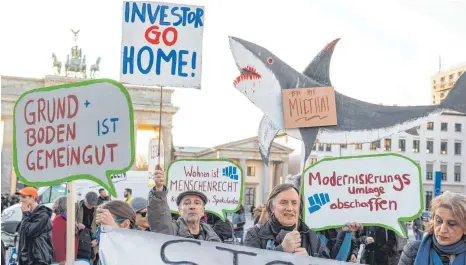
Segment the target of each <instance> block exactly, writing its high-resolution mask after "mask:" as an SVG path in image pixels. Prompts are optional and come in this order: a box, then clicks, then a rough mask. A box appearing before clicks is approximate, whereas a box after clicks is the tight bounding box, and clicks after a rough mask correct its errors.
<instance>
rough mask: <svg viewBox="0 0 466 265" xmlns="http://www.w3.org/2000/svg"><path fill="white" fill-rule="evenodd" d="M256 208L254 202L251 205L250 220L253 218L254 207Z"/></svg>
mask: <svg viewBox="0 0 466 265" xmlns="http://www.w3.org/2000/svg"><path fill="white" fill-rule="evenodd" d="M255 208H256V206H254V204H253V205H252V206H251V211H250V212H251V220H254V209H255Z"/></svg>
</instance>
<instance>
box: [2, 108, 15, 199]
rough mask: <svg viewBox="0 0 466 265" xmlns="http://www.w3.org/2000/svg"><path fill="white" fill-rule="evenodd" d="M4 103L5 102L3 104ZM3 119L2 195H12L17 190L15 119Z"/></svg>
mask: <svg viewBox="0 0 466 265" xmlns="http://www.w3.org/2000/svg"><path fill="white" fill-rule="evenodd" d="M2 103H3V102H2ZM2 118H4V119H3V145H2V174H1V175H2V193H7V192H8V193H10V194H11V193H12V192H14V191H15V189H16V175H15V174H13V119H12V117H11V118H10V117H8V118H5V117H2Z"/></svg>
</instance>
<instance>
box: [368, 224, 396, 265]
mask: <svg viewBox="0 0 466 265" xmlns="http://www.w3.org/2000/svg"><path fill="white" fill-rule="evenodd" d="M359 236H360V239H361V243H363V244H365V245H366V247H365V249H364V253H363V255H362V259H361V263H362V262H365V264H370V265H379V264H388V262H389V257H392V256H394V255H395V250H396V235H395V232H393V231H391V230H388V229H385V228H383V227H376V226H368V227H364V229H363V230H362V231H360V234H359ZM368 237H372V238H373V239H374V243H372V244H366V239H367V238H368Z"/></svg>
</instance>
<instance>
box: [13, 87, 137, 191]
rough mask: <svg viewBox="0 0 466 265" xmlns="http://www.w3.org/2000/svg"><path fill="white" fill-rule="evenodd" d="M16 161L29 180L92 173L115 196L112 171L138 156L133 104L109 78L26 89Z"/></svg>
mask: <svg viewBox="0 0 466 265" xmlns="http://www.w3.org/2000/svg"><path fill="white" fill-rule="evenodd" d="M13 126H14V132H13V148H14V157H13V164H14V167H15V172H16V175H17V176H18V177H19V178H20V179H21V181H22V182H23V183H25V184H27V185H31V186H51V185H56V184H59V183H62V182H66V181H71V180H77V179H89V180H92V181H94V182H97V183H98V184H100V185H101V186H102V187H104V188H105V189H106V190H108V191H109V192H110V194H112V195H113V196H116V192H115V189H114V186H113V183H112V179H111V175H112V174H121V173H124V172H126V171H127V170H128V169H129V168H130V167H131V166H132V164H133V162H134V129H133V128H134V123H133V106H132V103H131V99H130V96H129V94H128V91H127V90H126V88H125V87H124V86H122V85H121V84H119V83H117V82H115V81H113V80H108V79H99V80H92V81H85V82H80V83H71V84H66V85H60V86H54V87H44V88H39V89H34V90H31V91H28V92H26V93H24V94H23V95H21V97H20V98H19V99H18V100H17V101H16V105H15V109H14V125H13Z"/></svg>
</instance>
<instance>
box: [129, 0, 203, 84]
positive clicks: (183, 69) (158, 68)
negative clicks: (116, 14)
mask: <svg viewBox="0 0 466 265" xmlns="http://www.w3.org/2000/svg"><path fill="white" fill-rule="evenodd" d="M122 27H123V33H122V46H121V70H120V80H121V82H124V83H130V84H135V85H151V86H171V87H192V88H198V89H200V88H201V73H202V37H203V32H204V7H202V6H191V5H178V4H170V3H156V2H139V1H138V2H132V1H129V2H124V3H123V26H122Z"/></svg>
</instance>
